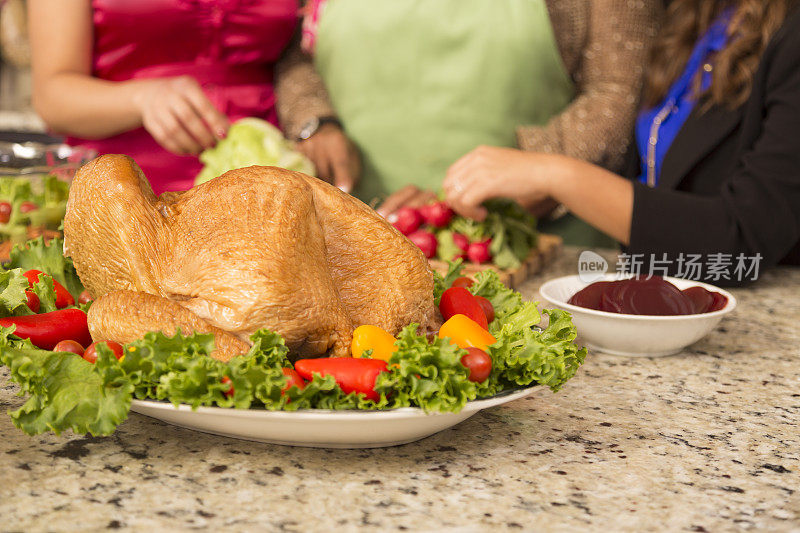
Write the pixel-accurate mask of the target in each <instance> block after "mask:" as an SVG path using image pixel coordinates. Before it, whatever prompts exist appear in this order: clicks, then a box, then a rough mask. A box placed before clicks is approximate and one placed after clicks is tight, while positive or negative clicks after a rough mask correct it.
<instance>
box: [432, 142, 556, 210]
mask: <svg viewBox="0 0 800 533" xmlns="http://www.w3.org/2000/svg"><path fill="white" fill-rule="evenodd" d="M551 157H552V156H549V155H547V154H536V153H530V152H523V151H521V150H514V149H512V148H498V147H493V146H479V147H478V148H475V149H474V150H472V151H471V152H469V153H468V154H467V155H465V156H463V157H462V158H461V159H459V160H458V161H456V162H455V163H453V165H452V166H451V167H450V168H449V169H448V170H447V176H446V178H445V180H444V190H445V194H446V200H447V203H448V204H450V206H451V207H452V208H453V209H454V210H455V211H456V212H457V213H459V214H460V215H462V216H465V217H468V218H473V219H475V220H483V219H484V218H486V208H484V207H482V206H481V204H483V202H485V201H486V200H489V199H491V198H510V199H512V200H516V201H517V202H519V203H520V204H521V205H522V206H523V207H531V206H534V205H536V204H538V203H540V202H542V201H544V200H546V199H547V198H548V197H549V196H550V194H549V191H550V185H549V175H550V173H549V172H548V167H549V163H550V158H551Z"/></svg>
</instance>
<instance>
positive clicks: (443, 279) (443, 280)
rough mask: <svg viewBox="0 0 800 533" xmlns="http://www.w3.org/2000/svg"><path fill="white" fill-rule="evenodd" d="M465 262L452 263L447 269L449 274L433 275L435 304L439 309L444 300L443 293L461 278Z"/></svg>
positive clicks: (459, 260) (435, 273)
mask: <svg viewBox="0 0 800 533" xmlns="http://www.w3.org/2000/svg"><path fill="white" fill-rule="evenodd" d="M462 263H463V261H462V260H461V259H457V260H455V261H452V262H451V263H450V264H449V265H448V267H447V273H446V274H445V275H444V276H442V275H441V274H439V273H438V272H434V273H433V303H434V305H436V306H437V307H438V306H439V301H440V300H441V299H442V293H443V292H444V291H446V290H447V289H449V288H450V287H451V286H452V285H453V282H454V281H455V280H456V279H457V278H458V277H459V276H461V271H462V270H463V269H464V265H463V264H462Z"/></svg>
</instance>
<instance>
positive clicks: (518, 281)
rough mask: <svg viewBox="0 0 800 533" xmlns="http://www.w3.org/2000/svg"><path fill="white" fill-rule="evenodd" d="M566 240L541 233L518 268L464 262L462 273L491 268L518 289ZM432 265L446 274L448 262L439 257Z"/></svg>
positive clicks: (547, 261)
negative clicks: (534, 246) (502, 267)
mask: <svg viewBox="0 0 800 533" xmlns="http://www.w3.org/2000/svg"><path fill="white" fill-rule="evenodd" d="M563 244H564V241H563V240H562V239H561V237H559V236H557V235H548V234H546V233H540V234H539V239H538V242H537V245H536V248H534V249H533V250H531V253H530V254H529V255H528V258H527V259H526V260H525V261H524V262H523V263H522V264H521V265H520V266H519V267H517V268H514V269H510V270H501V269H499V268H497V267H495V266H493V265H490V264H484V265H478V264H475V263H464V270H462V273H463V274H464V275H465V276H474V275H475V274H477V273H478V272H481V271H483V270H487V269H491V270H494V271H495V272H497V275H498V276H500V281H502V282H503V283H505V284H506V285H508V286H509V287H511V288H512V289H516V288H517V287H519V286H520V285H522V283H523V282H524V281H525V280H526V279H528V278H529V277H530V276H532V275H534V274H536V273H537V272H539V271H540V270H541V269H542V267H544V266H545V265H546V264H548V263H549V262H550V261H552V260H553V258H555V257H556V256H557V255H558V253H559V252H560V251H561V247H562V246H563ZM429 262H430V264H431V267H433V269H434V270H436V271H437V272H439V273H440V274H442V275H444V274H446V273H447V263H445V262H444V261H439V260H438V259H431V260H429Z"/></svg>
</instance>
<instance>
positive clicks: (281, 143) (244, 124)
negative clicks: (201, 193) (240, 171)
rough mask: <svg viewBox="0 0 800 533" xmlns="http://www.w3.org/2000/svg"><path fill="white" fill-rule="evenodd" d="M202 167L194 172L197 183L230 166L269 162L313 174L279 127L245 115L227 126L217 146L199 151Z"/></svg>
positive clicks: (222, 171)
mask: <svg viewBox="0 0 800 533" xmlns="http://www.w3.org/2000/svg"><path fill="white" fill-rule="evenodd" d="M200 161H201V162H202V163H203V165H204V166H203V169H202V170H201V171H200V173H199V174H198V175H197V178H196V179H195V184H196V185H199V184H201V183H205V182H206V181H208V180H210V179H212V178H216V177H217V176H220V175H222V174H224V173H225V172H227V171H229V170H233V169H236V168H243V167H249V166H251V165H270V166H276V167H281V168H285V169H288V170H294V171H297V172H303V173H304V174H308V175H309V176H314V175H315V172H316V171H315V169H314V165H313V164H312V163H311V161H310V160H309V159H308V158H307V157H306V156H304V155H303V154H301V153H300V152H298V151H296V150H295V149H294V146H293V145H292V143H291V142H289V141H288V140H286V138H285V137H284V136H283V134H282V133H281V131H280V130H279V129H278V128H276V127H275V126H273V125H272V124H270V123H269V122H266V121H264V120H261V119H258V118H244V119H241V120H239V121H237V122H235V123H234V124H233V125H231V127H230V129H229V130H228V135H227V136H226V137H225V138H224V139H222V140H221V141H219V142H218V143H217V144H216V146H214V147H213V148H209V149H207V150H205V151H203V152H202V153H201V154H200Z"/></svg>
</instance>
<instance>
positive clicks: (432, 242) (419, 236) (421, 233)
mask: <svg viewBox="0 0 800 533" xmlns="http://www.w3.org/2000/svg"><path fill="white" fill-rule="evenodd" d="M407 237H408V240H410V241H411V242H413V243H414V244H416V245H417V246H418V247H419V249H420V250H422V253H423V254H424V255H425V257H427V258H428V259H430V258H432V257H435V256H436V248H437V247H438V246H439V242H438V241H437V240H436V235H434V234H433V233H431V232H430V231H425V230H418V231H415V232H414V233H412V234H410V235H408V236H407Z"/></svg>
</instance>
